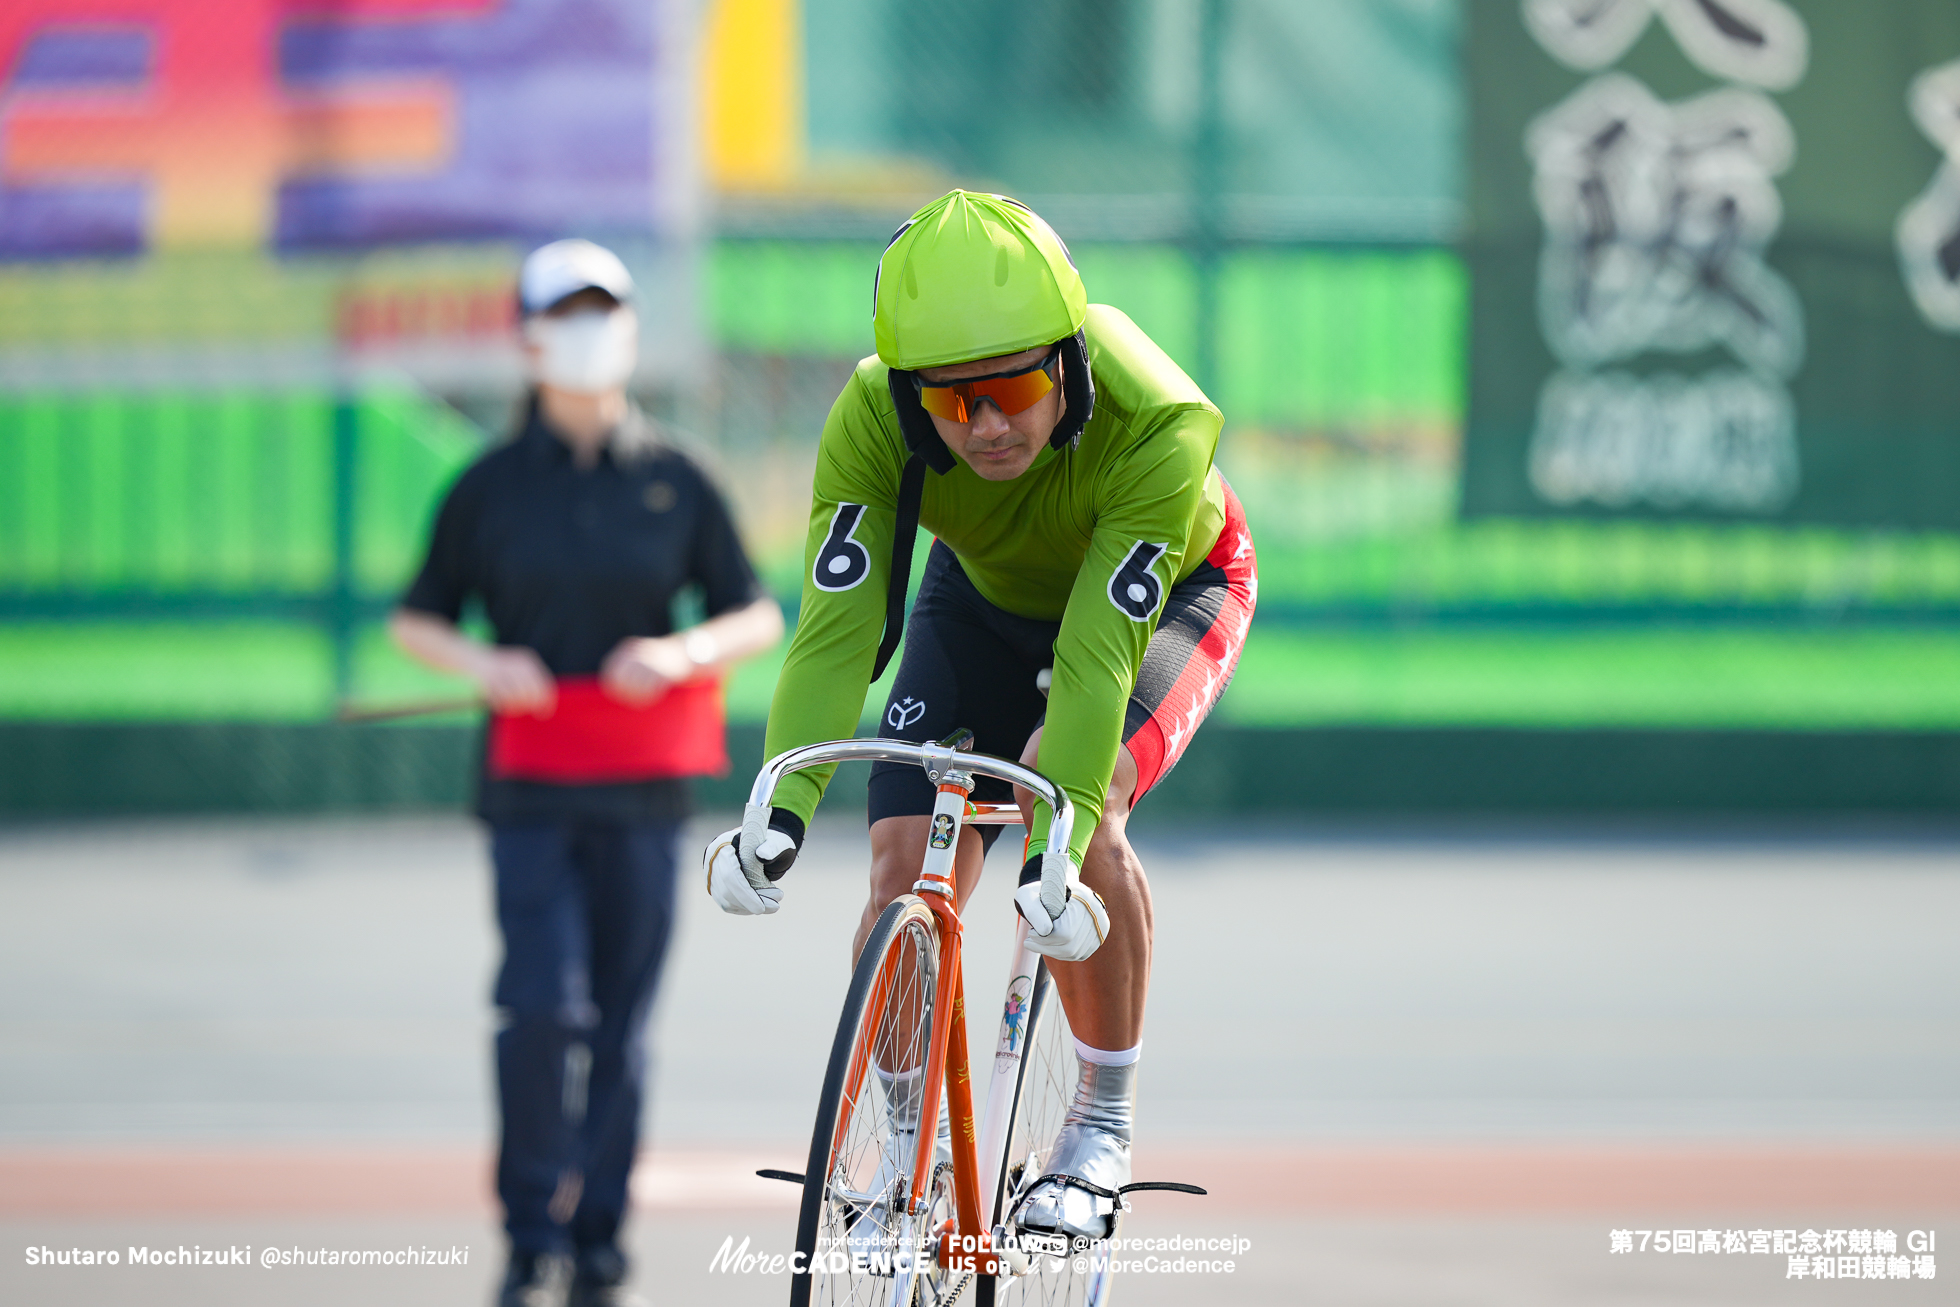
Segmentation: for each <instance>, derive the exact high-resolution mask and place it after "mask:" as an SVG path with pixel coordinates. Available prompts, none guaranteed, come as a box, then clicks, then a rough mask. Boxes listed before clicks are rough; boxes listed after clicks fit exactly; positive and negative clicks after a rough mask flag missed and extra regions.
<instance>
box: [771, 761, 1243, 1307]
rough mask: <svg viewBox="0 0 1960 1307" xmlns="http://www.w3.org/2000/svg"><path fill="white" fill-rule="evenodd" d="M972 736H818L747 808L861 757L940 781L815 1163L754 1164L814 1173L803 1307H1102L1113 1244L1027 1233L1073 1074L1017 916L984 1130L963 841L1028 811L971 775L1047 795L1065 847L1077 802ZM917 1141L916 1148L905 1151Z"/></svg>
mask: <svg viewBox="0 0 1960 1307" xmlns="http://www.w3.org/2000/svg"><path fill="white" fill-rule="evenodd" d="M971 747H972V733H971V732H970V731H961V732H958V733H956V734H955V735H953V736H951V737H949V738H948V739H947V740H945V741H943V742H941V743H938V744H906V743H904V742H902V741H898V740H884V739H877V740H836V741H832V742H830V743H826V744H813V745H808V746H806V747H804V748H801V749H792V750H790V751H788V752H786V753H783V754H781V755H779V756H777V757H776V758H774V759H771V760H770V762H769V763H768V764H767V765H766V766H765V767H764V768H763V769H762V771H761V773H760V774H759V775H758V776H757V777H756V781H755V786H754V789H753V790H752V791H751V793H750V798H749V805H750V806H749V811H750V812H751V813H753V812H757V811H762V812H766V811H767V810H768V808H769V805H770V801H771V799H772V797H773V796H774V794H775V789H776V785H777V783H778V782H779V781H780V780H781V779H782V778H783V777H784V776H787V775H789V774H790V773H791V772H795V771H801V770H803V769H804V768H806V767H815V766H820V765H822V764H824V763H829V762H845V761H852V760H860V761H877V760H889V761H893V762H916V763H918V764H919V765H920V766H922V767H923V768H924V769H925V772H926V776H927V778H928V779H929V780H931V782H932V783H933V784H934V785H936V786H937V787H938V795H937V797H936V799H935V800H934V804H933V812H932V825H931V828H930V833H929V835H928V837H927V849H926V856H925V862H924V865H923V867H922V868H921V870H920V873H919V879H918V881H917V882H916V883H915V884H914V885H913V887H912V888H913V892H912V893H910V894H905V895H901V896H899V897H898V898H897V899H895V900H893V901H892V902H891V904H889V905H888V906H887V907H886V908H885V909H884V911H883V912H882V913H881V914H880V915H879V917H878V921H877V924H876V925H875V926H874V927H873V928H872V931H871V935H870V937H869V939H867V940H866V942H865V946H864V951H863V952H862V953H860V954H859V955H858V962H857V966H856V969H855V971H854V972H853V974H852V976H851V986H850V989H849V991H848V992H847V993H846V996H845V999H844V1011H843V1014H842V1016H841V1017H840V1018H839V1020H838V1023H837V1035H836V1039H835V1040H834V1042H833V1043H832V1046H831V1053H830V1062H829V1066H828V1068H827V1069H826V1071H825V1074H824V1084H823V1093H822V1096H821V1097H820V1099H819V1100H818V1106H817V1120H816V1128H815V1130H814V1132H813V1133H812V1136H811V1141H810V1156H809V1162H808V1165H807V1167H806V1169H805V1171H804V1172H803V1174H801V1175H798V1174H796V1173H794V1172H789V1171H772V1170H766V1171H761V1172H758V1174H760V1175H763V1176H765V1177H768V1178H772V1179H782V1180H790V1181H793V1182H795V1183H797V1184H800V1185H802V1187H803V1203H802V1208H801V1211H800V1213H799V1216H798V1220H797V1227H796V1259H795V1261H794V1263H793V1266H792V1270H793V1275H792V1279H791V1282H790V1303H791V1307H810V1304H812V1303H817V1304H858V1303H867V1304H868V1303H883V1304H886V1305H887V1307H947V1305H948V1304H951V1303H952V1302H954V1301H955V1300H956V1299H958V1298H959V1297H960V1296H961V1294H963V1293H964V1292H965V1291H966V1288H967V1286H968V1285H969V1284H976V1285H977V1287H976V1288H975V1291H974V1299H975V1302H976V1303H978V1304H980V1305H981V1307H990V1305H992V1304H1006V1303H1029V1304H1033V1303H1040V1304H1043V1305H1044V1307H1047V1305H1048V1304H1068V1305H1069V1307H1097V1305H1098V1304H1101V1303H1102V1302H1103V1301H1104V1300H1105V1298H1106V1296H1107V1293H1108V1289H1109V1269H1108V1262H1109V1257H1108V1244H1107V1243H1106V1242H1105V1243H1102V1244H1097V1245H1091V1246H1087V1247H1084V1246H1081V1245H1080V1241H1078V1243H1077V1246H1073V1247H1071V1246H1068V1245H1066V1244H1065V1243H1063V1241H1061V1240H1059V1239H1035V1240H1030V1239H1027V1238H1021V1239H1017V1238H1015V1237H1014V1236H1013V1224H1012V1223H1013V1216H1014V1212H1015V1208H1016V1206H1017V1204H1018V1203H1019V1202H1020V1201H1021V1199H1022V1198H1024V1197H1025V1196H1026V1194H1027V1192H1028V1190H1029V1189H1030V1188H1031V1187H1032V1186H1033V1185H1034V1183H1035V1181H1036V1180H1037V1179H1039V1178H1040V1176H1041V1173H1042V1163H1043V1162H1044V1161H1045V1160H1046V1157H1047V1155H1048V1150H1049V1148H1050V1147H1051V1146H1052V1144H1053V1142H1054V1139H1055V1135H1056V1133H1057V1131H1058V1130H1059V1129H1060V1128H1061V1124H1062V1118H1063V1116H1064V1115H1065V1114H1066V1113H1067V1111H1068V1108H1069V1103H1070V1100H1071V1099H1072V1097H1073V1095H1074V1092H1075V1078H1076V1077H1075V1068H1076V1060H1075V1048H1074V1041H1073V1039H1072V1037H1071V1035H1070V1033H1069V1028H1068V1018H1067V1017H1066V1015H1065V1014H1064V1013H1063V1011H1062V1005H1061V1003H1060V1002H1059V1001H1057V999H1056V997H1055V987H1054V982H1053V981H1052V980H1051V979H1050V978H1049V975H1048V968H1047V965H1046V962H1045V960H1044V959H1043V958H1042V956H1041V955H1040V954H1038V953H1036V952H1035V951H1034V950H1032V949H1030V948H1029V947H1028V946H1027V931H1028V924H1027V922H1026V921H1025V920H1022V919H1021V918H1020V916H1019V914H1018V913H1017V914H1016V926H1015V936H1014V964H1013V966H1012V967H1011V968H1010V970H1009V973H1008V974H1009V979H1008V985H1007V995H1006V998H1005V999H1004V1000H1003V1003H1002V1008H1001V1024H1000V1034H999V1037H998V1039H997V1041H996V1047H995V1052H994V1065H993V1074H992V1077H991V1079H990V1081H989V1084H988V1089H987V1095H986V1100H985V1108H984V1112H983V1115H982V1116H981V1118H980V1121H979V1124H978V1126H977V1133H976V1125H975V1121H974V1104H973V1094H972V1088H973V1087H972V1083H971V1079H970V1074H971V1068H970V1066H969V1063H968V1050H967V1035H966V1010H965V1002H966V1000H965V982H964V974H963V963H962V957H961V942H962V938H963V935H962V926H961V922H960V917H959V910H958V907H957V905H956V899H955V896H954V881H953V855H954V851H955V850H956V849H957V848H958V846H959V835H960V829H961V827H962V826H967V825H1003V826H1005V825H1019V824H1021V820H1022V818H1021V812H1020V810H1019V809H1018V808H1017V807H1015V806H1013V805H1011V804H990V803H975V802H973V801H972V799H971V795H972V792H973V787H974V778H975V777H976V776H992V777H997V778H999V779H1001V780H1005V781H1010V782H1012V783H1014V784H1017V785H1020V786H1021V787H1023V788H1024V789H1027V790H1029V791H1031V792H1032V793H1033V794H1034V795H1035V796H1036V798H1037V799H1038V800H1040V801H1041V802H1044V803H1046V804H1047V805H1048V807H1049V810H1050V812H1051V814H1052V819H1051V823H1050V826H1049V834H1048V838H1049V841H1050V842H1051V844H1052V846H1053V847H1055V848H1067V847H1068V842H1069V835H1070V832H1071V830H1072V829H1073V826H1074V822H1075V810H1074V808H1073V807H1072V806H1071V804H1070V803H1069V799H1068V795H1067V794H1065V793H1063V791H1062V789H1061V787H1060V786H1058V785H1055V784H1054V783H1053V782H1051V781H1049V780H1048V779H1047V778H1046V777H1044V776H1042V775H1041V774H1040V773H1039V772H1036V771H1033V770H1032V769H1030V768H1027V767H1024V766H1022V765H1021V764H1019V763H1017V762H1009V761H1007V760H1006V759H1004V758H993V757H988V756H986V755H983V754H974V753H971V752H969V751H968V750H970V749H971ZM1054 888H1057V889H1059V888H1060V887H1059V886H1057V887H1054ZM922 1036H923V1037H922ZM913 1077H916V1079H914V1078H913ZM901 1085H902V1088H901ZM942 1089H943V1092H944V1098H945V1101H946V1110H947V1111H948V1113H949V1115H950V1118H951V1126H952V1158H951V1161H950V1162H943V1161H939V1160H938V1159H937V1158H936V1156H935V1154H936V1151H937V1144H936V1135H937V1130H936V1127H937V1123H938V1115H939V1104H940V1101H941V1093H942ZM908 1135H910V1136H914V1137H915V1138H913V1139H907V1138H906V1136H908ZM908 1144H909V1145H910V1152H911V1155H910V1156H909V1157H906V1156H905V1155H904V1153H903V1152H902V1151H901V1149H902V1148H903V1147H905V1146H906V1145H908ZM1140 1188H1150V1189H1156V1188H1170V1189H1180V1190H1184V1191H1186V1192H1194V1193H1203V1192H1204V1190H1202V1189H1198V1188H1196V1187H1195V1186H1191V1185H1172V1184H1164V1183H1154V1184H1153V1183H1142V1184H1133V1185H1129V1186H1126V1190H1128V1189H1140ZM1107 1201H1109V1202H1110V1203H1111V1205H1112V1210H1114V1209H1116V1208H1118V1207H1120V1208H1121V1209H1122V1210H1128V1207H1129V1203H1128V1201H1127V1199H1126V1198H1124V1197H1123V1195H1122V1194H1120V1193H1116V1194H1110V1195H1108V1196H1107Z"/></svg>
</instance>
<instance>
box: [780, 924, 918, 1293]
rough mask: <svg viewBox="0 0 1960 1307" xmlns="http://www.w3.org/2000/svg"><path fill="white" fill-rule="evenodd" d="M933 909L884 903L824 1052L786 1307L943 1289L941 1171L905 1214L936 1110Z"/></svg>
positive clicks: (910, 1203) (860, 956)
mask: <svg viewBox="0 0 1960 1307" xmlns="http://www.w3.org/2000/svg"><path fill="white" fill-rule="evenodd" d="M939 962H940V959H939V933H938V925H937V923H936V922H935V921H934V920H933V915H932V911H931V909H930V908H928V907H927V906H926V905H925V903H924V902H923V901H921V900H920V899H919V898H918V897H916V896H915V895H911V894H907V895H904V896H902V897H900V898H898V899H895V900H893V902H892V903H891V904H890V905H889V906H887V907H886V908H885V910H884V912H883V913H881V914H880V915H879V917H878V923H877V925H875V926H874V927H873V928H872V931H871V937H870V939H868V940H867V941H866V942H865V946H864V952H863V953H861V954H860V955H859V956H858V964H857V969H856V971H855V972H854V973H853V974H852V976H851V987H850V990H849V992H848V993H847V994H846V995H845V998H844V1011H843V1014H842V1016H840V1017H839V1018H838V1022H837V1037H836V1039H835V1041H834V1042H833V1043H832V1044H831V1049H830V1065H829V1068H828V1069H827V1070H826V1071H825V1072H824V1081H823V1096H822V1097H821V1098H820V1099H819V1100H818V1105H817V1122H816V1130H815V1131H814V1133H813V1134H812V1136H811V1139H810V1159H809V1164H808V1166H807V1167H806V1169H805V1170H804V1173H803V1174H804V1183H803V1208H802V1212H801V1214H800V1215H799V1217H798V1219H797V1223H796V1253H797V1259H796V1266H797V1267H800V1268H802V1269H801V1270H800V1271H799V1272H797V1273H795V1274H794V1275H793V1276H792V1278H791V1280H790V1295H789V1300H790V1307H811V1304H818V1305H820V1307H829V1305H830V1304H851V1305H852V1307H857V1305H858V1304H885V1305H886V1307H911V1304H912V1303H927V1304H930V1303H935V1302H937V1301H940V1300H941V1296H940V1295H941V1294H942V1293H943V1291H944V1290H945V1289H946V1288H947V1287H949V1286H948V1285H947V1284H946V1280H945V1277H944V1276H943V1275H942V1274H937V1273H935V1269H934V1267H933V1265H932V1254H933V1252H934V1250H935V1248H936V1245H935V1243H934V1241H933V1239H932V1235H933V1233H935V1231H936V1223H937V1222H939V1221H941V1220H943V1218H944V1216H945V1215H947V1214H948V1212H947V1211H946V1210H943V1209H947V1208H948V1206H949V1203H948V1201H947V1200H948V1198H949V1194H950V1190H948V1191H947V1192H946V1193H941V1192H940V1190H942V1189H947V1185H948V1180H947V1177H946V1176H945V1174H944V1172H945V1168H944V1167H934V1168H932V1169H931V1175H932V1179H931V1180H930V1181H929V1182H928V1183H930V1184H931V1185H932V1187H933V1189H934V1193H933V1195H932V1201H930V1202H929V1203H928V1204H927V1206H926V1214H925V1216H924V1218H923V1219H919V1218H915V1217H914V1216H913V1215H912V1213H911V1210H910V1209H911V1207H912V1202H911V1198H912V1194H911V1188H912V1165H913V1158H914V1157H915V1156H916V1153H915V1148H916V1143H917V1140H918V1132H919V1131H920V1130H925V1131H929V1132H930V1131H933V1130H935V1128H936V1127H937V1124H938V1119H939V1104H938V1102H937V1101H934V1102H932V1103H930V1104H928V1103H926V1102H925V1101H924V1094H923V1092H922V1091H923V1082H924V1079H925V1067H926V1060H927V1054H928V1052H929V1051H930V1045H931V1042H932V1011H933V1003H934V1000H935V995H936V985H937V982H938V979H939Z"/></svg>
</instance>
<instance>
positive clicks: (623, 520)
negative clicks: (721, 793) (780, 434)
mask: <svg viewBox="0 0 1960 1307" xmlns="http://www.w3.org/2000/svg"><path fill="white" fill-rule="evenodd" d="M690 583H692V584H694V585H698V586H699V587H700V588H701V594H702V600H703V604H704V607H705V608H706V610H707V614H708V616H710V617H713V616H716V615H717V614H720V613H725V612H728V611H729V610H730V609H734V608H740V607H742V606H744V605H746V604H749V603H751V602H753V601H754V600H755V599H756V598H758V597H759V596H760V595H761V594H762V593H763V590H762V586H761V583H760V582H759V581H758V580H757V579H756V574H755V569H754V568H753V567H751V566H750V565H749V560H748V556H747V555H746V554H745V553H743V551H742V542H741V540H740V539H739V538H737V536H736V533H735V525H734V523H733V522H732V521H731V520H730V518H729V516H728V508H727V505H726V504H724V503H723V502H722V498H721V495H720V494H719V493H717V492H716V490H715V488H714V486H713V485H711V484H710V483H709V481H708V478H707V477H706V475H704V474H703V473H702V471H701V469H700V468H699V467H698V466H696V465H695V463H694V462H693V460H691V459H689V458H688V457H687V456H686V455H684V454H682V453H681V452H680V451H679V450H677V449H675V448H673V447H672V446H671V445H668V444H665V443H663V442H662V441H661V440H660V438H659V435H658V433H657V432H656V431H655V430H654V428H653V426H652V425H651V424H650V423H649V422H647V421H646V419H645V418H643V417H641V416H640V415H639V414H638V413H637V412H635V413H632V414H631V415H630V416H629V417H628V419H627V421H626V422H625V423H623V424H622V425H621V427H620V430H619V431H618V432H616V433H614V436H613V438H612V440H611V442H610V443H609V445H608V447H607V448H606V450H605V452H604V453H603V454H602V455H601V456H600V458H599V461H598V463H597V464H596V465H595V466H593V467H591V468H584V469H581V468H579V467H577V466H575V465H574V464H573V462H572V451H571V448H570V446H568V445H567V444H566V443H565V442H564V441H563V440H561V439H559V438H558V437H557V436H556V435H554V434H553V433H552V432H551V430H550V429H549V428H548V427H546V426H545V425H544V422H543V421H542V420H541V419H540V417H539V416H538V413H537V408H536V405H535V404H533V406H532V410H531V414H530V417H529V419H528V420H527V421H526V423H525V426H524V429H523V430H522V431H521V432H520V433H519V434H518V436H517V438H516V439H515V440H512V441H510V442H509V443H508V444H505V445H503V446H501V447H500V448H498V449H495V450H492V451H491V452H490V453H488V454H486V455H484V456H483V457H482V458H480V459H478V460H477V461H476V462H475V463H474V464H472V465H471V466H470V467H469V469H468V470H466V471H465V472H464V473H463V475H462V476H461V477H459V478H457V481H456V484H455V485H454V486H453V487H451V488H450V491H449V495H448V497H447V498H445V499H444V500H443V504H442V508H441V510H440V511H439V512H438V513H437V515H436V523H435V530H434V532H433V533H432V535H431V537H430V540H429V555H428V558H427V560H426V561H425V562H424V563H423V564H422V571H421V573H420V574H419V575H417V576H416V578H415V580H414V582H413V583H412V584H411V585H410V586H409V587H408V592H407V593H406V594H404V595H403V596H402V606H403V607H405V608H413V609H417V610H419V611H421V612H426V613H434V614H436V615H437V616H439V617H445V618H447V619H449V620H450V621H452V622H454V621H457V620H458V619H459V618H460V617H461V616H462V613H463V606H464V604H465V603H466V602H467V601H468V600H470V599H471V598H475V599H478V600H480V601H481V602H482V604H483V609H484V612H485V614H486V616H487V617H488V618H489V621H490V626H491V629H492V630H493V631H495V633H496V640H497V643H498V644H500V645H523V646H525V647H527V648H530V649H533V650H535V651H536V652H537V654H538V656H539V657H540V658H541V659H543V660H544V665H545V666H546V667H548V668H550V669H551V672H552V675H554V676H592V675H596V674H597V673H598V671H599V667H600V665H601V664H602V663H604V662H605V660H606V655H607V654H609V653H611V652H612V650H613V648H614V647H615V646H616V645H618V644H619V642H620V641H621V640H624V639H626V638H627V637H629V636H653V635H669V634H671V633H672V632H673V630H674V598H675V596H676V595H677V594H678V593H679V592H680V591H681V590H682V589H683V588H684V587H686V586H687V585H689V584H690ZM689 800H690V790H689V786H688V783H687V782H686V781H685V780H671V779H670V780H649V781H634V782H627V783H624V784H603V785H558V784H550V783H546V782H541V781H516V780H498V779H493V778H491V777H490V776H489V775H488V774H487V772H482V773H480V779H479V784H478V790H477V812H478V814H479V815H481V816H482V817H483V818H485V819H486V820H488V821H493V822H525V821H550V820H557V819H560V818H564V817H574V816H586V817H601V818H609V819H617V820H622V821H649V820H650V821H665V820H677V819H679V818H681V817H684V816H686V815H687V813H688V811H689Z"/></svg>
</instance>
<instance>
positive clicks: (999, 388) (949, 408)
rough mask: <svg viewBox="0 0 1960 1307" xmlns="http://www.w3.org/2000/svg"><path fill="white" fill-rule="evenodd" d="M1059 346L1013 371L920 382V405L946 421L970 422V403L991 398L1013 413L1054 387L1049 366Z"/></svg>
mask: <svg viewBox="0 0 1960 1307" xmlns="http://www.w3.org/2000/svg"><path fill="white" fill-rule="evenodd" d="M1060 353H1061V351H1060V350H1050V351H1049V352H1048V357H1046V358H1044V359H1041V360H1040V361H1039V362H1036V363H1030V364H1029V365H1028V366H1027V367H1025V368H1020V369H1018V370H1016V371H1013V372H996V373H994V374H993V375H992V376H990V377H968V378H966V379H965V380H962V381H955V382H953V383H951V384H950V385H945V386H934V385H929V384H927V383H926V382H924V381H921V382H919V405H920V407H922V408H924V409H925V411H926V412H928V413H931V414H932V415H933V416H935V417H942V418H945V419H946V420H947V421H948V422H971V421H972V420H973V406H974V404H975V403H976V402H977V401H979V400H982V399H990V400H992V401H993V402H994V403H995V405H997V406H998V407H999V408H1000V411H1001V412H1003V413H1005V414H1007V415H1008V416H1009V417H1012V416H1013V415H1014V414H1016V413H1019V412H1021V411H1022V410H1024V409H1026V408H1027V407H1028V406H1029V405H1031V404H1033V403H1034V402H1035V401H1036V400H1038V399H1040V398H1041V397H1042V396H1043V395H1046V394H1047V393H1048V392H1049V391H1051V390H1053V389H1054V388H1055V377H1054V374H1053V372H1052V371H1051V370H1050V369H1051V368H1052V367H1053V365H1054V362H1055V359H1056V358H1057V357H1058V356H1059V355H1060Z"/></svg>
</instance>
